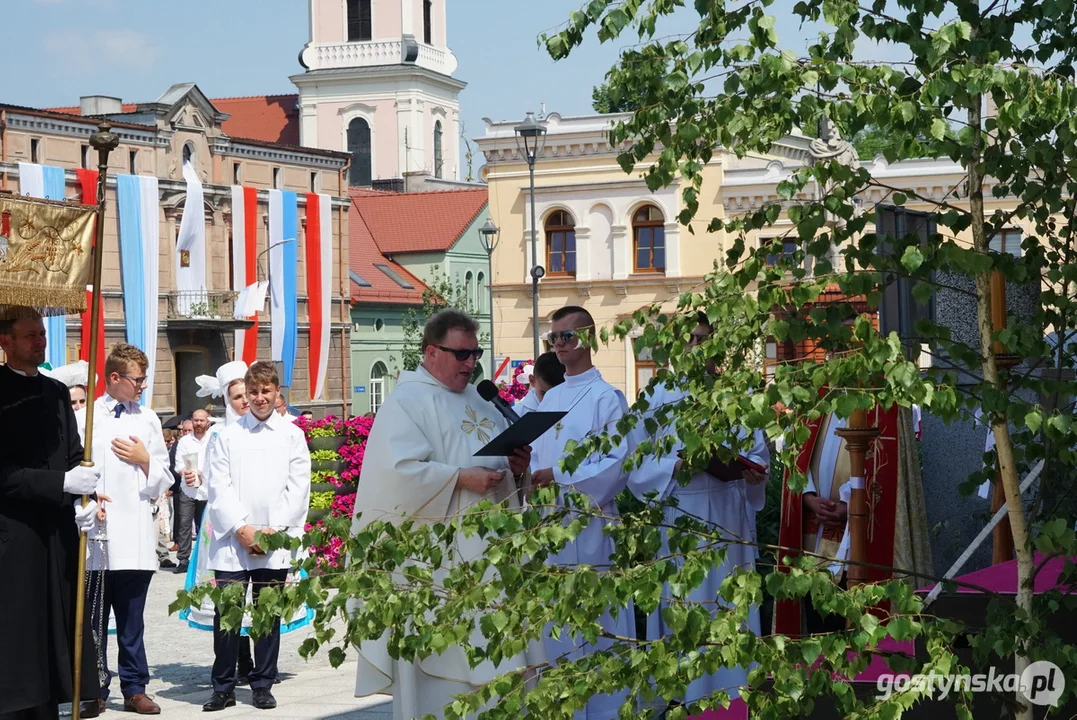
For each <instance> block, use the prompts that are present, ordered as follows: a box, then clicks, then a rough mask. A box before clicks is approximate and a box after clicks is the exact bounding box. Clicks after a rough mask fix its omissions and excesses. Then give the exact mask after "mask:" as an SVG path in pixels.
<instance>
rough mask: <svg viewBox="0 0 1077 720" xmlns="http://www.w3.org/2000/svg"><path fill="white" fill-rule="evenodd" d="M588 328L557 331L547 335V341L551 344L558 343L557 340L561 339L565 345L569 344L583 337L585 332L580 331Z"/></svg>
mask: <svg viewBox="0 0 1077 720" xmlns="http://www.w3.org/2000/svg"><path fill="white" fill-rule="evenodd" d="M588 327H590V326H588ZM586 329H587V328H576V329H575V330H562V331H560V332H556V331H555V332H552V333H550V334H549V335H547V336H546V342H548V343H550V344H551V345H556V344H557V341H558V340H560V341H561V342H563V343H564V344H565V345H569V344H571V343H572V341H573V340H575V339H577V338H580V337H583V333H581V332H580V331H581V330H586Z"/></svg>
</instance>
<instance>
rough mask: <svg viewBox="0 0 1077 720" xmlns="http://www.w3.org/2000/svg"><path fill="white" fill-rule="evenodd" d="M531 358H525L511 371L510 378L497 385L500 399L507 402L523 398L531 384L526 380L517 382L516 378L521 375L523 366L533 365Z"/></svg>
mask: <svg viewBox="0 0 1077 720" xmlns="http://www.w3.org/2000/svg"><path fill="white" fill-rule="evenodd" d="M533 364H534V361H533V360H525V361H524V362H522V363H520V364H519V365H517V366H516V368H515V369H514V370H513V371H512V380H511V381H510V382H507V383H504V382H503V383H501V384H500V385H498V393H499V394H500V395H501V399H502V400H504V401H505V402H507V403H514V402H516V401H518V400H523V399H524V396H526V395H527V393H528V391H529V390H530V389H531V386H530V385H529V384H528V383H526V382H517V378H519V377H520V376H521V375H523V372H524V368H525V367H527V366H528V365H533Z"/></svg>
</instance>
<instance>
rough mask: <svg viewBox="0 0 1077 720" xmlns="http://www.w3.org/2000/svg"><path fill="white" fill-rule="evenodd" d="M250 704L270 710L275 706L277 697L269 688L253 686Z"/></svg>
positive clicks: (260, 708)
mask: <svg viewBox="0 0 1077 720" xmlns="http://www.w3.org/2000/svg"><path fill="white" fill-rule="evenodd" d="M252 705H254V707H256V708H258V709H259V710H272V709H273V708H275V707H277V699H276V698H275V697H273V693H271V692H269V688H255V689H254V702H253V703H252Z"/></svg>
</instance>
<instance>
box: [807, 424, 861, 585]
mask: <svg viewBox="0 0 1077 720" xmlns="http://www.w3.org/2000/svg"><path fill="white" fill-rule="evenodd" d="M823 422H825V423H826V429H825V432H826V435H825V436H824V437H821V438H819V439H818V440H817V441H816V444H815V451H814V452H813V453H812V459H813V462H811V463H809V465H808V471H807V484H806V485H805V487H804V490H803V492H806V493H815V494H816V495H818V496H819V497H821V498H827V499H830V500H840V501H841V502H843V503H845V505H846V507H848V505H849V501H850V499H851V498H852V495H853V486H852V483H851V482H849V465H848V458H849V454H848V452H846V450H845V447H844V444H843V440H842V438H841V437H840V436H838V434H837V431H838V430H841V429H843V428H844V427H845V425H846V419H845V418H841V417H838V415H837V414H836V413H831V414H830V415H829V416H824V417H823ZM821 432H822V431H821ZM816 458H818V460H819V472H818V474H816V472H815V469H814V466H815V463H814V460H815V459H816ZM835 482H838V483H840V485H839V486H838V487H837V488H835V487H834V483H835ZM835 490H836V491H837V494H836V495H835V492H834V491H835ZM824 531H825V528H824V526H823V524H822V523H820V524H819V530H818V531H817V532H816V535H815V546H814V547H812V548H810V549H809V551H810V552H813V553H818V554H821V555H828V554H829V553H827V552H825V549H821V544H822V542H823V532H824ZM834 558H835V560H836V561H837V562H833V563H831V564H830V566H829V568H828V569H829V570H830V572H831V573H833V574H834V575H840V574H841V573H842V572H844V570H845V562H846V561H847V560H848V559H849V520H848V518H846V520H845V531H844V532H843V533H842V536H841V543H840V544H839V545H838V550H837V552H835V553H834Z"/></svg>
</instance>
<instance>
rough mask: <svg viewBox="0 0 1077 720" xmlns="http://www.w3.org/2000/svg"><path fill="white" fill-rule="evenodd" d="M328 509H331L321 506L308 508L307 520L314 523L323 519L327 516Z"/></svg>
mask: <svg viewBox="0 0 1077 720" xmlns="http://www.w3.org/2000/svg"><path fill="white" fill-rule="evenodd" d="M330 510H331V508H323V509H321V510H312V509H308V510H307V522H309V523H316V522H318V521H319V520H323V519H325V518H327V517H329V511H330Z"/></svg>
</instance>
